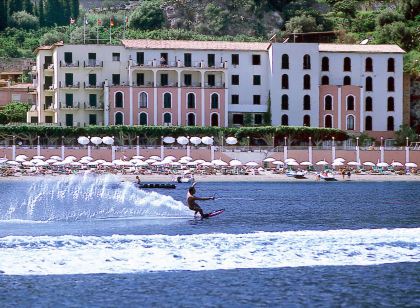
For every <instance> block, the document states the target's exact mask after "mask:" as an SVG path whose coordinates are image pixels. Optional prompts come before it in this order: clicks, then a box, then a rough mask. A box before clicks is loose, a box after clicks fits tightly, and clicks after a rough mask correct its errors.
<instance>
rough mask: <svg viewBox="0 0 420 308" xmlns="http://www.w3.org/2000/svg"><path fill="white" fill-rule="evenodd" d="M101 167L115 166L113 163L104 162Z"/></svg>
mask: <svg viewBox="0 0 420 308" xmlns="http://www.w3.org/2000/svg"><path fill="white" fill-rule="evenodd" d="M102 166H104V167H112V166H115V165H114V164H113V163H111V162H109V161H106V162H104V163H102Z"/></svg>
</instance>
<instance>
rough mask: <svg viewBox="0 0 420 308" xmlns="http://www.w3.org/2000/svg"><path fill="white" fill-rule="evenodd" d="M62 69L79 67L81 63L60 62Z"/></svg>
mask: <svg viewBox="0 0 420 308" xmlns="http://www.w3.org/2000/svg"><path fill="white" fill-rule="evenodd" d="M60 67H68V68H72V67H79V61H76V62H62V61H60Z"/></svg>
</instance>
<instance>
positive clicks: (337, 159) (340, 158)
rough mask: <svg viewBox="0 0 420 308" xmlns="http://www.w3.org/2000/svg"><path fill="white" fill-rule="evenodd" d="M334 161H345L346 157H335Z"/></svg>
mask: <svg viewBox="0 0 420 308" xmlns="http://www.w3.org/2000/svg"><path fill="white" fill-rule="evenodd" d="M334 161H341V162H342V163H343V162H345V161H346V160H345V159H344V158H342V157H337V158H336V159H334Z"/></svg>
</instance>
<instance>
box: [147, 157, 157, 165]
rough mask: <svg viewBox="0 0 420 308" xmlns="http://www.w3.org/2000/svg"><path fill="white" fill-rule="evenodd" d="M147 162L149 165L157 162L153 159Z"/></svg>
mask: <svg viewBox="0 0 420 308" xmlns="http://www.w3.org/2000/svg"><path fill="white" fill-rule="evenodd" d="M145 162H146V163H148V164H153V163H155V162H156V160H155V159H152V158H149V159H146V160H145Z"/></svg>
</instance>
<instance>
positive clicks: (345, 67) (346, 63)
mask: <svg viewBox="0 0 420 308" xmlns="http://www.w3.org/2000/svg"><path fill="white" fill-rule="evenodd" d="M343 71H345V72H351V59H350V58H349V57H345V58H344V63H343Z"/></svg>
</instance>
